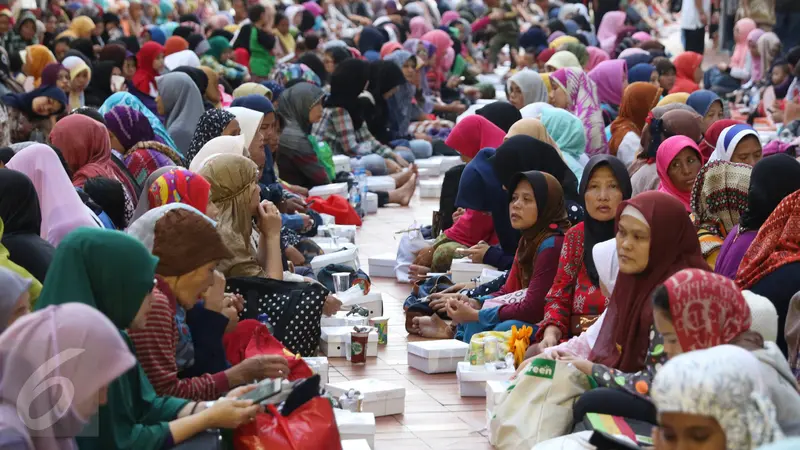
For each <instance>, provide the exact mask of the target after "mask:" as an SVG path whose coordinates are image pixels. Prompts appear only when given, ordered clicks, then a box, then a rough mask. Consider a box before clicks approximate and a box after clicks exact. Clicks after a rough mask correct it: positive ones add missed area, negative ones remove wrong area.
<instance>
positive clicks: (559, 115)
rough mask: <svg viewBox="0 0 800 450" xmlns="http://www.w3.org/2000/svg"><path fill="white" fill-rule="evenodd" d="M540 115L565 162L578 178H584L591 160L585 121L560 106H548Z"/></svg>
mask: <svg viewBox="0 0 800 450" xmlns="http://www.w3.org/2000/svg"><path fill="white" fill-rule="evenodd" d="M540 117H541V121H542V125H544V127H545V129H546V130H547V133H548V134H549V135H550V137H551V138H552V139H553V141H555V143H556V146H557V148H558V149H559V150H560V151H561V157H562V158H563V159H564V162H566V163H567V166H568V167H569V169H570V170H571V171H572V173H574V174H575V177H576V179H580V178H582V177H583V170H584V166H586V164H587V163H588V162H589V157H588V156H586V135H585V134H584V131H583V122H581V120H580V119H578V118H577V117H575V115H574V114H572V113H569V112H567V111H565V110H563V109H560V108H546V109H544V110H543V111H542V113H541V114H540Z"/></svg>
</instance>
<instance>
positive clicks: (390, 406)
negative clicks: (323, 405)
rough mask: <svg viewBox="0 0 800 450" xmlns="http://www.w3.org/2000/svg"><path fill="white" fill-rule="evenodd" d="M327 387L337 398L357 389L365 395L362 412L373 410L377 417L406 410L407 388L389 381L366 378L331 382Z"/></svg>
mask: <svg viewBox="0 0 800 450" xmlns="http://www.w3.org/2000/svg"><path fill="white" fill-rule="evenodd" d="M325 389H326V390H327V391H328V392H330V393H331V395H333V396H334V397H335V398H339V396H340V395H342V394H344V393H345V392H347V391H349V390H350V389H355V390H357V391H359V392H360V393H362V394H363V395H364V401H363V403H362V405H361V411H362V412H371V413H373V414H375V417H382V416H391V415H394V414H403V411H405V402H406V388H404V387H402V386H398V385H396V384H393V383H389V382H388V381H381V380H376V379H374V378H365V379H361V380H356V381H343V382H341V383H329V384H327V385H325Z"/></svg>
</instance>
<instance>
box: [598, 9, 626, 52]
mask: <svg viewBox="0 0 800 450" xmlns="http://www.w3.org/2000/svg"><path fill="white" fill-rule="evenodd" d="M625 20H626V15H625V13H624V12H622V11H613V10H612V11H608V12H606V13H605V14H602V15H600V16H599V17H598V16H597V15H595V24H596V26H597V40H598V41H600V48H602V49H603V50H605V51H606V53H609V54H611V53H612V52H613V51H614V47H615V46H616V43H617V31H618V30H619V29H620V28H622V26H623V25H625ZM598 21H600V22H599V24H598Z"/></svg>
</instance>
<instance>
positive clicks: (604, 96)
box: [589, 59, 628, 106]
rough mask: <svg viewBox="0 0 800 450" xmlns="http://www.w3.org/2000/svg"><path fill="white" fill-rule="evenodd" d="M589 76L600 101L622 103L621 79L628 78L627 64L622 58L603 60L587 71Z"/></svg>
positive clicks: (614, 103) (608, 103) (609, 103)
mask: <svg viewBox="0 0 800 450" xmlns="http://www.w3.org/2000/svg"><path fill="white" fill-rule="evenodd" d="M589 78H591V79H592V81H594V84H595V85H597V97H598V100H600V103H605V104H607V105H614V106H619V105H620V104H621V103H622V93H623V88H622V86H623V80H627V79H628V64H627V63H626V62H625V61H624V60H622V59H611V60H608V61H603V62H601V63H600V64H598V65H597V67H595V68H594V69H592V70H591V71H589Z"/></svg>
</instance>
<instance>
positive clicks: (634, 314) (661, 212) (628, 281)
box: [589, 191, 710, 372]
mask: <svg viewBox="0 0 800 450" xmlns="http://www.w3.org/2000/svg"><path fill="white" fill-rule="evenodd" d="M628 205H630V206H633V207H634V208H636V209H637V210H639V212H640V213H642V215H643V216H644V218H645V220H647V223H648V224H649V225H650V257H649V261H648V263H647V267H646V268H645V269H644V271H643V272H641V273H637V274H626V273H622V272H620V274H619V276H618V277H617V284H616V285H615V287H614V292H613V293H612V294H611V299H610V300H609V307H608V310H607V313H606V318H605V321H604V322H603V326H602V328H601V329H600V334H599V335H598V337H597V342H596V343H595V346H594V348H593V349H592V352H591V354H590V355H589V360H590V361H592V362H595V363H598V364H603V365H605V366H608V367H611V368H614V369H619V370H622V371H624V372H636V371H638V370H641V369H642V367H644V360H645V356H646V354H647V348H648V346H649V345H650V328H651V326H652V325H653V302H652V301H651V299H650V295H651V294H652V292H653V290H654V289H655V288H656V287H658V285H660V284H661V283H663V282H664V281H665V280H666V279H667V278H669V277H671V276H672V275H674V274H675V273H676V272H678V271H679V270H681V269H686V268H696V269H702V270H710V269H709V267H708V264H706V261H705V260H704V259H703V254H702V253H701V252H700V242H699V241H698V240H697V232H696V231H695V229H694V225H692V221H691V220H689V215H688V214H686V210H685V208H684V207H683V205H682V204H681V202H679V201H678V200H677V199H676V198H674V197H672V196H671V195H668V194H664V193H663V192H657V191H647V192H643V193H641V194H639V195H637V196H635V197H633V198H632V199H630V200H625V201H623V202H622V203H621V204H620V205H619V207H617V217H616V223H617V224H619V218H620V215H621V214H622V211H623V210H624V209H625V207H626V206H628Z"/></svg>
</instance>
